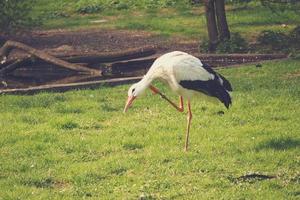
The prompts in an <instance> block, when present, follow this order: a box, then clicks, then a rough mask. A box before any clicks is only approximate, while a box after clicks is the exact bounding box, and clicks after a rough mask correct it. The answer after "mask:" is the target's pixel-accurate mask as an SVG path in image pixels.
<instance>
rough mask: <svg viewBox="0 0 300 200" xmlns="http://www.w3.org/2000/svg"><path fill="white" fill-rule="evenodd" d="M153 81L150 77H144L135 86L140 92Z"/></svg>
mask: <svg viewBox="0 0 300 200" xmlns="http://www.w3.org/2000/svg"><path fill="white" fill-rule="evenodd" d="M152 81H153V79H152V78H151V76H147V75H145V76H144V77H143V79H142V80H140V81H139V82H138V83H137V84H138V87H139V88H140V90H141V91H144V90H146V89H147V88H148V87H149V86H150V85H151V83H152Z"/></svg>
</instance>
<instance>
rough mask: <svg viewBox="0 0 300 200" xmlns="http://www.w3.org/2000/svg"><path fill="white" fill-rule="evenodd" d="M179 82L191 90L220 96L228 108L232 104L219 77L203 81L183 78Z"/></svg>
mask: <svg viewBox="0 0 300 200" xmlns="http://www.w3.org/2000/svg"><path fill="white" fill-rule="evenodd" d="M179 84H180V85H181V86H182V87H184V88H186V89H189V90H195V91H198V92H202V93H204V94H206V95H208V96H211V97H216V98H218V99H219V100H220V101H221V102H222V103H223V104H224V105H225V107H226V108H229V105H230V104H231V97H230V95H229V93H228V92H227V91H226V89H225V88H224V87H223V86H222V85H221V84H220V82H219V81H218V80H217V79H214V80H208V81H201V80H194V81H189V80H183V81H180V82H179Z"/></svg>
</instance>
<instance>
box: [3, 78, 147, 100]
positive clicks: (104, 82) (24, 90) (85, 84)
mask: <svg viewBox="0 0 300 200" xmlns="http://www.w3.org/2000/svg"><path fill="white" fill-rule="evenodd" d="M141 79H142V77H128V78H114V79H108V80H100V81H88V82H82V83H69V84H57V85H42V86H36V87H30V88H18V89H3V90H1V89H0V95H1V94H26V95H31V94H35V93H38V92H44V91H56V92H64V91H67V90H72V89H86V88H89V89H94V88H99V87H103V86H117V85H121V84H129V83H134V82H137V81H139V80H141ZM124 98H125V97H124Z"/></svg>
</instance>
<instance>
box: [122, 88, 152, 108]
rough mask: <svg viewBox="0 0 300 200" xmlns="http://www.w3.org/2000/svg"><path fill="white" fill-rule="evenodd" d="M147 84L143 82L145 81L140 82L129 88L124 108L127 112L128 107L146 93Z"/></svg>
mask: <svg viewBox="0 0 300 200" xmlns="http://www.w3.org/2000/svg"><path fill="white" fill-rule="evenodd" d="M146 88H147V86H146V85H144V84H143V82H138V83H135V84H133V85H132V86H131V87H130V88H129V90H128V98H127V101H126V104H125V108H124V112H126V111H127V110H128V108H130V106H131V105H132V103H133V101H134V100H135V99H136V98H137V97H139V96H141V95H143V94H144V92H145V90H146Z"/></svg>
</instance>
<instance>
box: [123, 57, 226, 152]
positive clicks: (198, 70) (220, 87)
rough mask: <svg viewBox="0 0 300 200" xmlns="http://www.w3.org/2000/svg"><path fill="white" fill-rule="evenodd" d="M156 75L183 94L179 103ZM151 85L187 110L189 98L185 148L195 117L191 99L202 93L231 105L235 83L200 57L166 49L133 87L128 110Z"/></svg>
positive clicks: (127, 105)
mask: <svg viewBox="0 0 300 200" xmlns="http://www.w3.org/2000/svg"><path fill="white" fill-rule="evenodd" d="M156 79H158V80H160V81H162V82H164V83H166V84H167V85H169V87H170V88H171V90H172V91H173V92H175V93H176V94H178V95H179V106H177V105H176V104H175V103H173V102H172V101H171V100H169V99H168V98H167V97H166V96H165V95H164V94H162V93H161V92H160V91H159V89H158V88H156V87H154V86H153V85H152V84H151V83H152V82H153V81H154V80H156ZM147 88H149V89H151V90H152V91H153V93H154V94H159V95H160V96H161V97H162V98H163V99H165V100H166V101H168V102H169V103H170V104H171V105H172V106H173V107H174V108H176V110H178V111H179V112H183V111H184V103H183V99H184V98H185V99H187V109H188V113H187V128H186V138H185V146H184V150H185V151H187V150H188V143H189V134H190V126H191V120H192V111H191V99H192V98H193V97H196V96H198V97H201V98H204V99H208V100H213V101H216V100H217V101H218V100H219V101H220V102H222V103H223V104H224V105H225V107H226V108H227V109H228V108H229V106H230V105H231V97H230V94H229V91H232V87H231V84H230V83H229V81H228V80H226V79H225V78H224V77H223V76H222V75H221V74H219V73H217V72H215V71H214V70H213V69H212V68H210V67H209V66H208V65H206V64H204V63H202V62H201V61H200V60H199V59H198V58H196V57H194V56H192V55H190V54H188V53H185V52H181V51H173V52H170V53H166V54H164V55H162V56H160V57H159V58H157V59H156V60H155V61H154V63H153V64H152V66H151V67H150V69H149V71H148V72H147V73H146V75H145V76H144V77H143V79H142V80H140V81H139V82H138V83H135V84H133V85H132V86H131V87H130V88H129V90H128V99H127V102H126V105H125V108H124V112H126V111H127V110H128V108H129V107H130V106H131V105H132V103H133V101H134V100H135V99H136V98H137V97H139V96H141V95H142V94H143V93H144V92H145V90H146V89H147Z"/></svg>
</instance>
